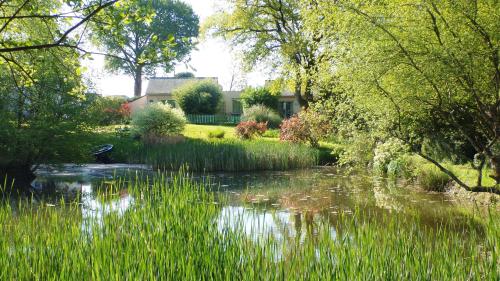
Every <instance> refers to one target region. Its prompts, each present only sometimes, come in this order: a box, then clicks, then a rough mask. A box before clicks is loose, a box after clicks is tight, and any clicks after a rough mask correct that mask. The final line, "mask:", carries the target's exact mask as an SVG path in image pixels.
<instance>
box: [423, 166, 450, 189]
mask: <svg viewBox="0 0 500 281" xmlns="http://www.w3.org/2000/svg"><path fill="white" fill-rule="evenodd" d="M415 174H416V177H417V180H418V183H419V185H420V186H421V187H423V188H424V189H425V190H429V191H441V192H442V191H445V189H446V186H447V185H448V183H449V182H450V178H449V177H448V175H446V174H445V173H443V172H442V171H440V170H439V169H438V168H437V167H436V166H434V165H432V164H424V165H421V166H419V167H417V169H416V171H415Z"/></svg>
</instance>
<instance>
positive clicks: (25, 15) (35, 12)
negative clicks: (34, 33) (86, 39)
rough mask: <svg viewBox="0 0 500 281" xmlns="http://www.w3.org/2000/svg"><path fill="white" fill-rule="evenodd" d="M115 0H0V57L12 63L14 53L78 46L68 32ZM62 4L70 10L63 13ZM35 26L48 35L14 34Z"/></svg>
mask: <svg viewBox="0 0 500 281" xmlns="http://www.w3.org/2000/svg"><path fill="white" fill-rule="evenodd" d="M117 1H118V0H109V1H100V0H71V1H69V0H65V1H51V0H47V1H40V0H37V1H30V0H11V1H0V35H2V40H1V41H0V58H1V59H3V60H4V61H6V62H11V63H12V62H13V61H12V58H11V57H9V55H10V54H12V53H15V52H22V51H29V50H40V49H49V48H58V47H67V48H73V49H80V43H81V40H78V41H75V40H72V39H73V38H71V35H72V34H73V33H76V32H77V31H78V30H79V29H80V27H83V26H85V25H86V24H87V23H88V22H89V21H90V20H91V19H92V18H93V17H95V16H96V15H97V14H99V12H101V11H102V10H104V9H106V8H108V7H110V6H112V5H113V4H114V3H115V2H117ZM63 3H64V4H66V5H67V8H69V9H72V10H70V11H65V12H62V9H61V6H62V4H63ZM54 11H56V12H54ZM34 27H36V29H37V30H38V31H40V32H41V33H43V34H47V33H50V36H46V37H45V38H43V40H42V39H39V40H34V38H33V37H23V36H16V34H20V33H23V32H25V30H26V29H32V28H34ZM80 38H82V35H80Z"/></svg>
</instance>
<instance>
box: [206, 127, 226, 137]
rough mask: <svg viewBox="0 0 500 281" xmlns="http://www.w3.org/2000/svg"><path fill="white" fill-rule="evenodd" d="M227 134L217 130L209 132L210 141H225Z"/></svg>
mask: <svg viewBox="0 0 500 281" xmlns="http://www.w3.org/2000/svg"><path fill="white" fill-rule="evenodd" d="M225 134H226V132H225V131H224V130H222V129H215V130H212V131H209V132H208V138H209V139H223V138H224V135H225Z"/></svg>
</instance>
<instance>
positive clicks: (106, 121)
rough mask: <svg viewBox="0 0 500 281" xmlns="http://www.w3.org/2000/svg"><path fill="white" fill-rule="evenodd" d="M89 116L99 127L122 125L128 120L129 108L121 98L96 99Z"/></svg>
mask: <svg viewBox="0 0 500 281" xmlns="http://www.w3.org/2000/svg"><path fill="white" fill-rule="evenodd" d="M89 114H90V118H89V119H93V121H95V122H96V123H97V124H99V125H101V126H108V125H116V124H124V123H126V122H127V121H129V119H130V106H129V104H128V103H127V101H126V100H125V99H122V98H112V97H97V98H96V99H95V101H93V103H92V106H91V109H90V110H89Z"/></svg>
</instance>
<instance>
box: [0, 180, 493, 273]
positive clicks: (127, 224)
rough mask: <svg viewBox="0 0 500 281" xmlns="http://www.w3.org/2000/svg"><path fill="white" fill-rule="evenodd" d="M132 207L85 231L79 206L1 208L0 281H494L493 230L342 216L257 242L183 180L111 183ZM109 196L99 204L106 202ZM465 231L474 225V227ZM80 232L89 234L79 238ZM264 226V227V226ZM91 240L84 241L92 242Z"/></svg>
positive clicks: (6, 204) (203, 190)
mask: <svg viewBox="0 0 500 281" xmlns="http://www.w3.org/2000/svg"><path fill="white" fill-rule="evenodd" d="M117 185H118V186H116V187H115V188H117V189H121V188H125V187H126V188H127V189H128V192H129V193H130V194H131V195H132V196H134V198H135V199H136V200H135V203H134V204H133V205H132V206H131V207H130V209H128V210H127V211H126V212H124V213H118V212H111V213H108V214H107V215H104V216H103V217H102V221H99V220H98V219H96V220H95V221H92V222H91V223H90V224H85V223H84V221H83V219H82V211H81V209H80V208H81V207H80V205H79V204H77V203H65V202H60V204H61V206H60V207H58V208H54V207H49V206H46V205H43V204H31V203H23V202H17V203H16V202H14V203H12V202H10V201H4V202H2V205H1V206H0V224H1V227H0V269H1V270H0V280H56V279H57V280H151V279H164V280H498V276H499V267H498V264H499V260H498V254H499V252H498V246H499V239H500V227H499V226H500V224H499V222H498V216H491V217H490V219H489V221H488V222H487V223H486V224H485V226H484V228H483V229H477V228H474V227H471V228H470V229H468V230H467V233H460V232H454V231H452V230H451V229H449V228H447V227H446V226H445V225H443V226H441V227H438V228H437V229H433V230H429V229H425V228H423V227H421V225H420V224H419V223H418V218H416V220H415V221H409V222H408V221H407V222H405V221H403V220H401V219H400V218H398V216H397V215H395V216H394V217H388V218H386V222H387V223H385V224H374V223H370V220H361V219H360V218H359V216H358V215H354V216H341V217H340V220H339V221H338V222H337V224H338V225H339V224H341V225H342V229H343V231H342V232H337V234H336V235H332V228H333V227H335V225H333V226H332V225H330V224H328V223H327V222H322V223H320V224H319V225H318V231H317V233H315V234H314V235H310V236H309V239H307V240H306V241H305V242H301V241H299V240H300V239H297V240H293V239H292V240H287V239H285V240H280V239H277V237H274V236H273V235H269V236H264V237H260V238H259V239H257V240H255V239H252V238H250V237H248V236H247V235H246V234H245V232H244V229H243V224H242V223H240V224H237V226H236V227H235V228H234V227H229V226H228V225H229V224H225V223H224V222H222V223H217V222H218V221H219V218H220V213H221V207H220V206H221V205H220V204H216V203H215V202H214V194H213V193H211V192H209V191H207V189H206V188H205V186H203V185H202V184H198V183H194V182H193V181H191V180H190V179H189V178H188V177H186V176H183V175H182V174H179V175H176V176H173V177H170V176H167V175H159V176H155V177H154V178H151V179H145V180H134V181H123V180H119V181H117ZM114 193H115V190H111V191H109V193H106V192H104V194H101V196H98V197H97V198H102V199H100V200H107V199H106V198H109V196H111V197H113V196H115V195H113V194H114ZM471 223H472V222H471ZM82 225H90V227H91V231H90V232H88V231H84V229H83V228H82ZM263 227H264V226H263ZM89 233H90V234H89Z"/></svg>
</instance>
